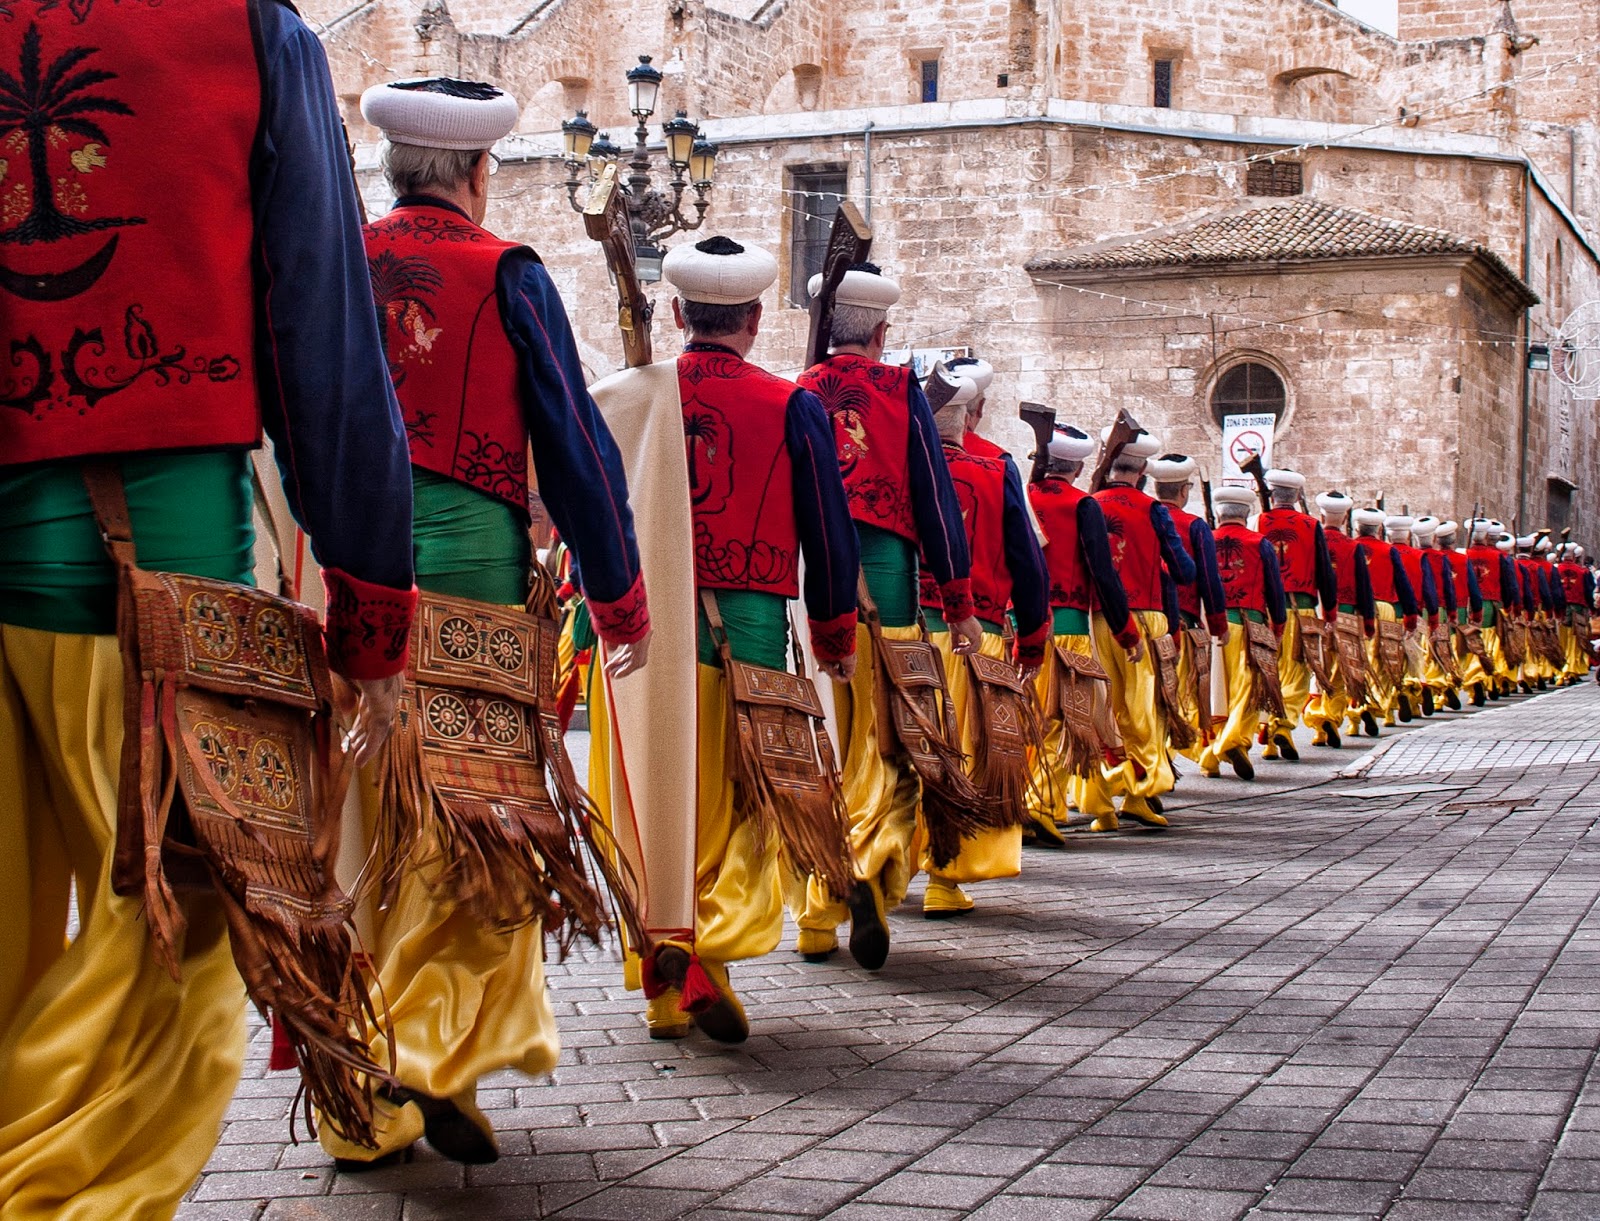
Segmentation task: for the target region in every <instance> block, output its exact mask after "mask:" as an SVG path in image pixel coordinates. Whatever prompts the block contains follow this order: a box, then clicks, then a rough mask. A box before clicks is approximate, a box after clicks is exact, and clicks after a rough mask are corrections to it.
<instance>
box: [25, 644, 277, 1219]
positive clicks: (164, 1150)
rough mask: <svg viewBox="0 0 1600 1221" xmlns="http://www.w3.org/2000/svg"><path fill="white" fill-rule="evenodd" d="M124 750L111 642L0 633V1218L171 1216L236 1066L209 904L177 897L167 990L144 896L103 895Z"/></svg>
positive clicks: (236, 1006) (219, 935)
mask: <svg viewBox="0 0 1600 1221" xmlns="http://www.w3.org/2000/svg"><path fill="white" fill-rule="evenodd" d="M122 736H123V734H122V660H121V654H120V653H119V651H118V648H117V640H116V638H115V637H114V636H79V635H65V634H61V633H55V632H41V631H35V630H32V629H29V628H21V627H9V626H0V844H4V845H5V848H6V850H5V852H4V853H0V1218H4V1221H46V1219H48V1221H110V1219H112V1218H115V1219H116V1221H158V1219H162V1218H170V1217H171V1216H172V1215H173V1213H174V1212H175V1211H176V1210H177V1207H178V1201H179V1200H180V1199H181V1198H182V1196H183V1194H184V1192H186V1191H187V1190H188V1189H189V1187H190V1185H191V1184H192V1183H193V1182H194V1180H195V1178H196V1176H198V1175H199V1173H200V1171H201V1169H202V1168H203V1167H204V1166H205V1163H206V1159H207V1157H209V1156H210V1154H211V1150H212V1148H213V1147H214V1146H215V1145H216V1143H217V1137H218V1134H219V1133H220V1131H221V1127H222V1117H223V1113H224V1112H225V1111H226V1110H227V1108H228V1103H229V1101H230V1100H231V1099H232V1097H233V1091H234V1087H235V1086H236V1085H237V1084H238V1080H239V1073H240V1070H241V1068H242V1067H243V1064H244V1049H245V993H244V984H243V983H242V981H241V980H240V979H239V974H238V971H237V970H235V968H234V965H233V956H232V954H231V953H230V951H229V947H228V936H227V928H226V924H225V921H224V918H223V915H222V912H221V909H220V906H219V904H218V903H217V901H216V900H214V899H211V898H209V897H206V896H199V895H184V896H182V897H181V901H182V904H183V909H184V912H185V913H186V915H187V917H188V922H189V927H188V931H187V933H186V934H185V935H184V936H183V937H182V938H180V939H179V943H178V947H177V949H178V954H179V963H180V966H181V969H182V979H181V982H177V983H174V982H173V980H172V978H171V977H170V976H169V975H168V974H167V973H166V971H164V970H163V969H162V968H161V967H159V966H157V965H156V963H155V960H154V959H153V958H152V957H151V954H150V945H149V937H148V933H147V931H146V926H145V922H144V918H143V916H142V915H141V914H140V901H139V900H138V899H137V898H120V897H118V896H116V895H114V894H112V893H111V882H110V869H111V857H112V851H113V847H114V843H115V837H116V823H117V781H118V772H119V767H120V762H119V761H120V756H121V750H122ZM73 883H76V886H77V898H78V917H79V925H80V931H79V933H78V936H77V937H76V938H75V939H74V940H73V941H72V943H71V944H70V945H68V944H67V940H66V932H67V913H68V904H69V901H70V899H69V894H70V891H69V887H70V886H71V884H73Z"/></svg>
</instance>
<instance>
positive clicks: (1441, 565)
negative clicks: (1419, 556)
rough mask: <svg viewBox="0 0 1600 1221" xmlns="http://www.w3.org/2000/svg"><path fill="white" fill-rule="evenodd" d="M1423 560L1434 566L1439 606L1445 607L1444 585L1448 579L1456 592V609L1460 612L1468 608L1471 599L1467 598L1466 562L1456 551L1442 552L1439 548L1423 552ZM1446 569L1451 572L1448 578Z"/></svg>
mask: <svg viewBox="0 0 1600 1221" xmlns="http://www.w3.org/2000/svg"><path fill="white" fill-rule="evenodd" d="M1423 559H1425V560H1427V561H1428V562H1429V563H1430V564H1432V565H1433V580H1434V584H1435V585H1437V586H1438V589H1439V605H1440V606H1441V607H1442V606H1444V583H1445V581H1446V580H1447V579H1448V580H1449V582H1450V586H1451V588H1452V589H1454V590H1455V595H1456V609H1457V610H1459V609H1460V608H1461V607H1463V606H1467V605H1468V603H1469V598H1468V596H1467V565H1466V561H1465V560H1463V559H1462V558H1461V557H1460V556H1459V555H1457V554H1456V553H1455V552H1454V551H1441V550H1440V549H1439V548H1437V547H1435V548H1434V549H1433V550H1431V551H1425V552H1423ZM1446 567H1448V568H1449V570H1450V575H1449V577H1448V578H1447V577H1446V576H1445V569H1446Z"/></svg>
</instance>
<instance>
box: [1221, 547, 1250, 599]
mask: <svg viewBox="0 0 1600 1221" xmlns="http://www.w3.org/2000/svg"><path fill="white" fill-rule="evenodd" d="M1217 569H1218V571H1219V572H1220V573H1221V576H1222V584H1223V585H1224V586H1225V587H1226V588H1227V593H1228V601H1229V602H1237V601H1238V599H1239V596H1240V594H1241V593H1242V592H1243V588H1242V587H1243V584H1244V541H1243V540H1242V539H1237V538H1234V537H1233V536H1232V535H1231V534H1224V535H1220V536H1218V538H1217Z"/></svg>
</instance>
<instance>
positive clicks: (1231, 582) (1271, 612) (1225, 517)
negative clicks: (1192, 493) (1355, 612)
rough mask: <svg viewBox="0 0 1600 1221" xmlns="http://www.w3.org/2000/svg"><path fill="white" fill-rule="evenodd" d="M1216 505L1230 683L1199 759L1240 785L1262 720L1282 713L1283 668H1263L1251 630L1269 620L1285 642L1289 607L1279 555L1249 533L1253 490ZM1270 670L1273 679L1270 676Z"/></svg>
mask: <svg viewBox="0 0 1600 1221" xmlns="http://www.w3.org/2000/svg"><path fill="white" fill-rule="evenodd" d="M1212 499H1213V500H1214V501H1215V502H1216V506H1217V534H1216V538H1217V567H1218V569H1219V570H1220V571H1221V573H1222V588H1223V590H1224V591H1225V592H1226V595H1227V599H1228V639H1227V641H1226V642H1225V643H1224V644H1223V646H1222V669H1223V674H1224V676H1225V677H1226V679H1227V688H1228V719H1227V720H1226V722H1224V724H1223V726H1222V728H1221V729H1219V730H1218V731H1217V735H1216V737H1215V738H1213V739H1212V741H1211V743H1210V744H1209V745H1208V746H1207V747H1206V749H1205V753H1204V754H1202V755H1201V756H1200V770H1201V771H1203V772H1204V773H1205V774H1206V775H1207V776H1212V777H1215V776H1219V775H1221V773H1222V764H1223V762H1226V763H1227V764H1228V766H1229V767H1231V768H1233V772H1234V775H1236V776H1238V777H1239V779H1241V780H1254V779H1255V775H1256V771H1255V767H1254V766H1253V765H1252V764H1251V762H1250V743H1251V742H1252V741H1254V739H1255V736H1256V734H1257V732H1258V731H1259V730H1260V728H1261V718H1262V715H1263V714H1264V713H1267V712H1268V711H1269V710H1270V709H1271V708H1272V707H1274V706H1275V707H1276V709H1277V710H1278V711H1279V712H1281V711H1282V708H1283V700H1282V694H1281V691H1279V692H1278V694H1277V696H1276V698H1274V697H1273V694H1272V692H1274V691H1276V690H1277V684H1278V681H1279V680H1278V663H1277V658H1276V657H1273V658H1272V660H1271V665H1270V667H1267V666H1265V665H1264V663H1263V659H1262V658H1261V657H1260V656H1259V653H1258V649H1257V648H1254V647H1252V642H1251V632H1250V625H1252V624H1254V625H1256V626H1258V627H1260V626H1264V625H1265V624H1266V623H1267V622H1268V621H1269V620H1270V621H1271V623H1272V630H1273V634H1274V635H1275V636H1277V638H1278V640H1279V641H1280V642H1281V641H1282V639H1283V631H1284V620H1285V618H1286V615H1285V604H1284V597H1283V578H1282V577H1281V576H1280V575H1279V572H1278V554H1277V552H1276V551H1275V550H1274V549H1273V546H1272V544H1271V543H1270V542H1269V541H1268V540H1267V539H1265V538H1264V537H1262V536H1261V535H1260V534H1258V533H1257V532H1256V531H1254V530H1252V529H1250V527H1249V525H1248V522H1249V520H1250V510H1251V509H1252V508H1253V507H1254V506H1255V504H1256V494H1255V493H1254V492H1253V491H1251V490H1250V489H1249V488H1242V487H1232V486H1223V487H1220V488H1218V489H1217V490H1216V491H1215V492H1214V493H1213V494H1212ZM1269 669H1270V673H1269V672H1268V670H1269Z"/></svg>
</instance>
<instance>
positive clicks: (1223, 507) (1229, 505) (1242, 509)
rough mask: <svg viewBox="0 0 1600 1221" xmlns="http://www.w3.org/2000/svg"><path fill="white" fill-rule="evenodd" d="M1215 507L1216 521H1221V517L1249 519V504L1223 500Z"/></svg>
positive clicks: (1240, 519)
mask: <svg viewBox="0 0 1600 1221" xmlns="http://www.w3.org/2000/svg"><path fill="white" fill-rule="evenodd" d="M1216 508H1217V520H1218V521H1221V520H1222V519H1223V518H1228V519H1229V520H1234V519H1237V520H1239V521H1249V520H1250V509H1251V506H1250V505H1247V504H1234V503H1233V502H1232V501H1231V500H1224V501H1222V502H1220V503H1219V504H1218V505H1217V506H1216Z"/></svg>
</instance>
